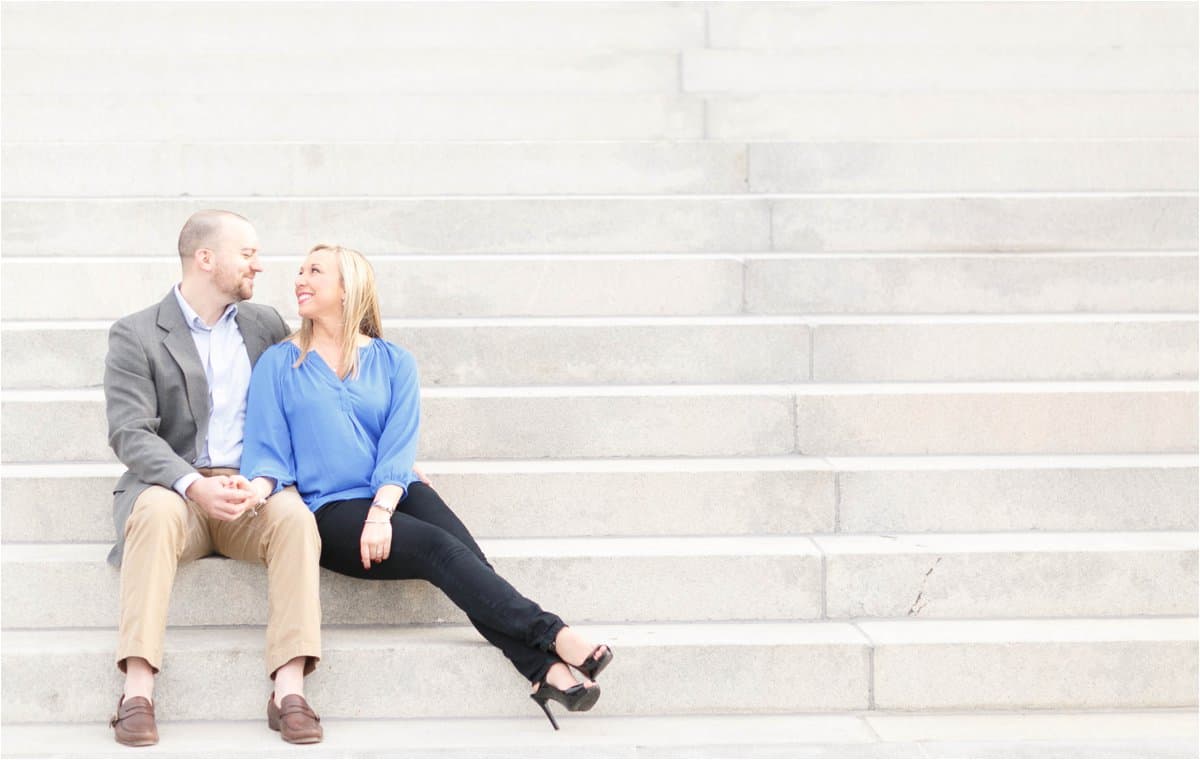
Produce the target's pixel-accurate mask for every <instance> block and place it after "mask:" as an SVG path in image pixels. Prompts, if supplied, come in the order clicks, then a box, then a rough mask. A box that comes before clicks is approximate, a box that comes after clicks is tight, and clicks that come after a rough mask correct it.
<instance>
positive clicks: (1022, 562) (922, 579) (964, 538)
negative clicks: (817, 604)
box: [813, 532, 1197, 618]
mask: <svg viewBox="0 0 1200 760" xmlns="http://www.w3.org/2000/svg"><path fill="white" fill-rule="evenodd" d="M813 542H814V543H815V544H816V545H817V546H818V548H820V550H821V553H822V556H823V558H824V562H825V612H826V616H828V617H830V618H903V617H917V616H922V617H930V618H986V617H1086V616H1094V617H1106V616H1114V617H1116V616H1135V615H1194V614H1195V611H1196V591H1197V584H1196V574H1197V563H1196V545H1197V544H1196V536H1195V535H1194V534H1191V533H1182V532H1181V533H1044V534H1020V533H1018V534H995V533H993V534H973V535H972V534H941V535H913V534H906V535H895V534H893V535H876V536H865V535H845V536H814V537H813Z"/></svg>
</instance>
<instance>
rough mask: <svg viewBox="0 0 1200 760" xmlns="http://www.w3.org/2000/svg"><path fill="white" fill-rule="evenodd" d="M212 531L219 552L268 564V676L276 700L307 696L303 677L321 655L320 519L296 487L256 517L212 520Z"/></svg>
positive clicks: (266, 506) (314, 665)
mask: <svg viewBox="0 0 1200 760" xmlns="http://www.w3.org/2000/svg"><path fill="white" fill-rule="evenodd" d="M210 530H211V531H212V534H213V542H214V544H215V545H216V548H217V551H219V552H221V553H222V554H224V555H225V556H227V557H232V558H234V559H240V560H245V561H247V562H260V563H262V564H264V565H266V566H267V592H268V604H269V611H268V615H267V653H266V661H267V673H268V675H270V677H271V678H272V679H275V681H276V698H277V699H282V697H283V696H285V695H287V694H289V693H294V694H303V691H302V689H303V677H304V676H306V675H308V674H309V673H311V672H312V671H313V669H314V668H315V667H316V665H317V661H318V660H319V659H320V657H321V595H320V559H321V536H320V534H319V533H317V523H316V520H315V519H313V515H312V513H311V512H309V511H308V507H307V506H306V505H305V504H304V502H303V500H301V498H300V494H298V493H297V492H296V489H295V488H285V489H284V490H282V491H280V492H279V493H277V494H275V495H274V496H272V497H271V498H270V499H268V500H267V503H266V505H265V506H263V507H262V508H260V509H259V510H258V515H257V516H252V515H250V514H246V515H243V516H241V517H239V518H238V519H237V520H234V521H232V522H227V523H217V522H213V523H211V524H210ZM281 671H282V672H281ZM280 678H284V679H285V681H286V682H281V681H280Z"/></svg>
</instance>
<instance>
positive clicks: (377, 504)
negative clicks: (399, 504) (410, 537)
mask: <svg viewBox="0 0 1200 760" xmlns="http://www.w3.org/2000/svg"><path fill="white" fill-rule="evenodd" d="M371 506H372V507H374V508H375V509H382V510H383V511H384V512H387V515H388V517H391V516H392V515H394V514H396V505H395V504H393V505H392V506H390V507H389V506H388V505H387V504H382V503H380V502H378V501H373V502H371Z"/></svg>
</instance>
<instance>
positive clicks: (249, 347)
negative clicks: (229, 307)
mask: <svg viewBox="0 0 1200 760" xmlns="http://www.w3.org/2000/svg"><path fill="white" fill-rule="evenodd" d="M249 311H250V310H249V309H242V308H239V309H238V311H237V316H236V317H235V318H234V319H236V321H237V326H238V331H239V332H241V333H242V343H244V344H246V354H247V355H248V356H249V357H250V366H251V367H253V366H254V365H255V364H258V357H259V356H261V355H262V352H263V351H266V350H267V346H268V345H269V344H270V342H271V340H270V337H269V336H268V335H267V331H266V330H264V329H263V328H262V325H261V324H259V321H258V320H257V319H255V318H254V316H253V315H252V314H250V313H249Z"/></svg>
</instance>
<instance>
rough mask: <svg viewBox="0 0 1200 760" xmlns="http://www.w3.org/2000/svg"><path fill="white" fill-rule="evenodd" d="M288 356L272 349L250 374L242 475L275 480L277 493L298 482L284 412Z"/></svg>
mask: <svg viewBox="0 0 1200 760" xmlns="http://www.w3.org/2000/svg"><path fill="white" fill-rule="evenodd" d="M283 356H284V354H283V353H282V352H280V351H278V350H275V351H272V350H270V349H268V350H267V351H266V352H264V353H263V355H262V356H261V357H260V358H259V360H258V364H256V365H255V366H254V372H253V373H251V375H250V394H249V396H248V397H247V399H246V432H245V435H244V436H243V439H242V475H244V476H245V477H246V478H248V479H250V480H253V479H254V478H259V477H265V478H271V479H273V480H274V481H275V490H274V491H272V493H276V492H278V491H280V490H282V489H283V488H285V487H286V486H290V485H293V484H294V483H295V482H296V459H295V456H294V454H293V452H292V434H291V429H290V428H289V427H288V422H287V415H286V414H285V413H284V409H283V394H282V392H281V388H280V380H281V379H282V378H281V376H280V375H281V373H282V372H283V371H286V370H287V367H286V366H285V365H286V362H284V361H282V357H283Z"/></svg>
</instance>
